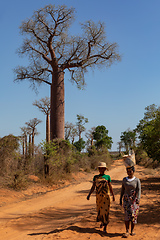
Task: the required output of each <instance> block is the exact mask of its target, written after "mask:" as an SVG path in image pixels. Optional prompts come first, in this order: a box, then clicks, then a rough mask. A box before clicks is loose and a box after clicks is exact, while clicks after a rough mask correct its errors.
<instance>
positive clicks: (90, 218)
mask: <svg viewBox="0 0 160 240" xmlns="http://www.w3.org/2000/svg"><path fill="white" fill-rule="evenodd" d="M95 174H97V172H93V173H89V174H87V173H79V174H78V175H76V176H74V179H75V181H74V183H73V182H72V183H70V184H69V182H67V183H65V184H64V186H63V187H61V188H60V189H56V190H55V189H54V188H55V187H52V188H47V187H42V186H40V185H38V184H35V185H34V186H31V187H30V188H28V189H27V190H25V191H21V192H17V191H13V190H8V189H3V188H1V189H0V239H3V240H28V239H30V240H32V239H37V240H42V239H44V240H48V239H54V240H55V239H69V240H79V239H83V240H88V239H91V240H100V239H103V237H105V239H116V240H118V239H121V238H122V234H123V233H124V232H125V227H124V222H123V209H122V208H121V207H120V205H119V195H120V188H121V182H122V179H123V177H124V176H126V171H125V167H124V165H123V162H122V160H117V161H115V162H114V164H113V165H112V166H111V169H110V170H109V171H108V173H107V174H109V175H110V176H111V179H112V186H113V190H114V193H115V197H116V201H115V202H112V203H111V210H110V223H109V226H108V233H106V234H104V233H103V232H102V229H100V224H99V223H97V222H96V221H95V220H96V208H95V207H96V206H95V194H92V196H91V199H90V201H87V200H86V196H87V193H88V192H89V189H90V187H91V184H92V178H93V176H94V175H95ZM135 176H137V177H139V178H140V180H141V183H142V197H141V202H140V213H139V216H138V224H137V225H136V227H135V232H136V236H129V239H133V240H134V239H135V240H142V239H145V240H152V239H153V240H159V239H160V177H159V176H160V175H159V172H158V171H157V170H149V169H145V168H143V167H141V166H136V172H135ZM33 180H34V179H33Z"/></svg>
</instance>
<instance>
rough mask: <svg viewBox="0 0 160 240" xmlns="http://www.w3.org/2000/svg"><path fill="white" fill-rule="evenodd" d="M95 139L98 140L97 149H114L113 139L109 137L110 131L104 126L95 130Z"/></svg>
mask: <svg viewBox="0 0 160 240" xmlns="http://www.w3.org/2000/svg"><path fill="white" fill-rule="evenodd" d="M93 139H94V140H96V142H95V146H96V147H97V148H102V147H107V149H111V147H112V143H113V141H112V138H111V137H109V136H108V130H107V129H106V127H105V126H103V125H101V126H97V127H96V128H95V130H94V132H93Z"/></svg>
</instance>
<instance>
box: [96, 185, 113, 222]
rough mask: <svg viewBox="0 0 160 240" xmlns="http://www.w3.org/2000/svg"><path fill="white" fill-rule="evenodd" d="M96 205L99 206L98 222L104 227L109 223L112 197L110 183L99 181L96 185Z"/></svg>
mask: <svg viewBox="0 0 160 240" xmlns="http://www.w3.org/2000/svg"><path fill="white" fill-rule="evenodd" d="M96 205H97V222H102V224H103V225H108V223H109V209H110V195H109V193H108V183H107V182H106V181H99V182H97V183H96Z"/></svg>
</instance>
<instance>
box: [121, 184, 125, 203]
mask: <svg viewBox="0 0 160 240" xmlns="http://www.w3.org/2000/svg"><path fill="white" fill-rule="evenodd" d="M124 190H125V188H124V182H122V188H121V195H120V205H121V206H122V197H123V195H124Z"/></svg>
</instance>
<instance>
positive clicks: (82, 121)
mask: <svg viewBox="0 0 160 240" xmlns="http://www.w3.org/2000/svg"><path fill="white" fill-rule="evenodd" d="M86 123H88V118H85V117H84V116H83V115H79V114H77V122H76V125H77V132H78V137H79V140H80V139H81V135H82V132H84V131H85V130H86V128H85V126H84V125H85V124H86Z"/></svg>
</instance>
